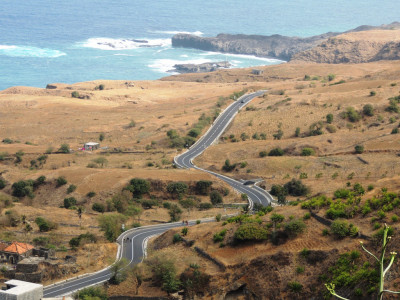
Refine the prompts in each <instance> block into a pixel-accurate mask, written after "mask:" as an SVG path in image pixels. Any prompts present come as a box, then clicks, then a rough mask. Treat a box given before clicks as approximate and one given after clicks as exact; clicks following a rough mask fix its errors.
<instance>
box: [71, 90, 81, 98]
mask: <svg viewBox="0 0 400 300" xmlns="http://www.w3.org/2000/svg"><path fill="white" fill-rule="evenodd" d="M71 97H72V98H79V97H80V96H79V92H77V91H73V92H72V93H71Z"/></svg>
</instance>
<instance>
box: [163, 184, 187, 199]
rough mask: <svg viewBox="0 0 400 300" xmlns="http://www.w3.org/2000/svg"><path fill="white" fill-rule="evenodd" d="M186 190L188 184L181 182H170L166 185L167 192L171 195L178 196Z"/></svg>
mask: <svg viewBox="0 0 400 300" xmlns="http://www.w3.org/2000/svg"><path fill="white" fill-rule="evenodd" d="M187 190H188V186H187V184H186V183H183V182H171V183H169V184H168V185H167V191H168V193H170V194H172V196H174V197H175V196H178V198H180V197H181V196H182V195H184V194H185V193H186V191H187Z"/></svg>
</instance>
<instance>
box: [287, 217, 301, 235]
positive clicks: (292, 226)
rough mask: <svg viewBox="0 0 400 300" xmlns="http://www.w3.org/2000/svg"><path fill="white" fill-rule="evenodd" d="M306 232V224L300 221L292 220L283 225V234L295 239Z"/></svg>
mask: <svg viewBox="0 0 400 300" xmlns="http://www.w3.org/2000/svg"><path fill="white" fill-rule="evenodd" d="M305 230H306V224H304V222H303V221H302V220H300V219H293V220H291V221H289V222H288V223H286V224H285V233H286V234H287V235H288V236H289V237H296V236H298V235H299V234H301V233H303V232H304V231H305Z"/></svg>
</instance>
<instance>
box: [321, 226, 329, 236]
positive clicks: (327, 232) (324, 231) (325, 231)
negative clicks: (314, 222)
mask: <svg viewBox="0 0 400 300" xmlns="http://www.w3.org/2000/svg"><path fill="white" fill-rule="evenodd" d="M322 235H323V236H327V235H329V230H328V229H327V228H324V229H322Z"/></svg>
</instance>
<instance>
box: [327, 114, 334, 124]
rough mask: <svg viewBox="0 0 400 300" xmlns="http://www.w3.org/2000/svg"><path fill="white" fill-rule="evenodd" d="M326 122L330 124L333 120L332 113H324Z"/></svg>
mask: <svg viewBox="0 0 400 300" xmlns="http://www.w3.org/2000/svg"><path fill="white" fill-rule="evenodd" d="M326 122H327V123H328V124H332V122H333V115H332V114H327V115H326Z"/></svg>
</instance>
